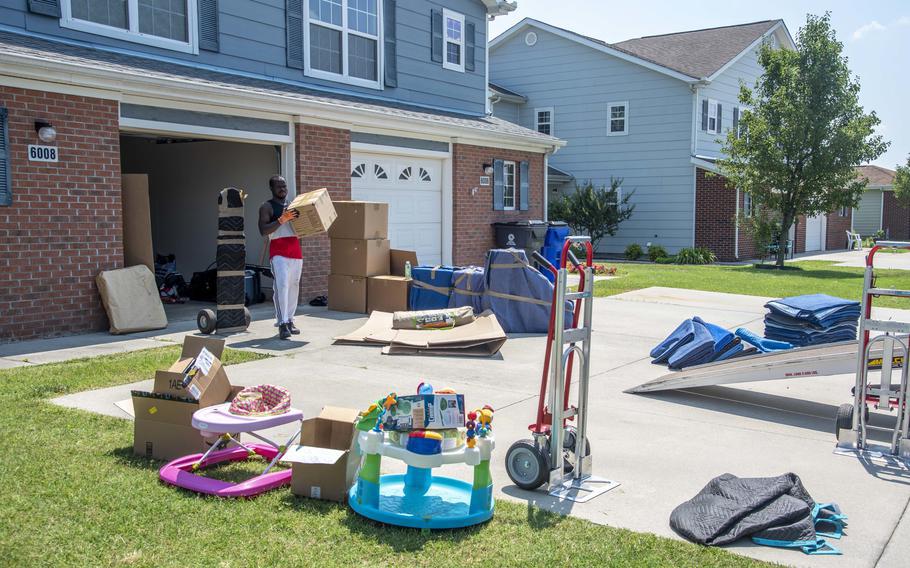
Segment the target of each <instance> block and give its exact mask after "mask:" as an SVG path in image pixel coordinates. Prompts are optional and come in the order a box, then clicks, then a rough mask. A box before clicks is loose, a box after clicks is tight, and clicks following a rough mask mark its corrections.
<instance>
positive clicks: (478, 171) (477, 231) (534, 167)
mask: <svg viewBox="0 0 910 568" xmlns="http://www.w3.org/2000/svg"><path fill="white" fill-rule="evenodd" d="M452 154H453V157H452V202H453V206H454V211H453V215H452V223H453V226H454V230H453V233H454V234H453V235H452V256H453V261H454V263H455V264H456V265H459V264H462V265H463V264H482V263H483V262H484V259H485V257H486V253H487V251H488V250H489V249H491V248H493V247H494V245H495V242H494V235H493V227H492V226H491V225H490V224H491V223H495V222H498V221H517V220H522V219H543V185H544V183H543V179H544V178H543V173H544V172H543V154H534V153H530V152H518V151H513V150H500V149H497V148H486V147H482V146H470V145H466V144H454V145H453V149H452ZM494 159H499V160H511V161H514V162H516V177H520V176H519V175H518V171H517V170H518V166H517V164H518V163H519V162H522V161H527V162H528V173H529V174H530V178H531V179H530V183H529V188H530V195H529V199H528V210H527V211H518V210H517V205H518V199H519V198H518V195H517V193H518V188H519V187H520V183H521V181H520V180H516V182H515V187H516V196H515V200H516V210H515V211H494V210H493V187H492V185H490V186H486V187H481V186H479V185H478V183H479V182H480V176H482V175H484V174H483V164H492V163H493V160H494ZM474 188H477V193H476V194H475V195H472V190H473V189H474Z"/></svg>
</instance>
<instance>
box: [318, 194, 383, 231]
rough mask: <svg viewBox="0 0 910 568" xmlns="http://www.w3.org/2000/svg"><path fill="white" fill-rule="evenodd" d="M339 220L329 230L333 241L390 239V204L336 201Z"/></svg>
mask: <svg viewBox="0 0 910 568" xmlns="http://www.w3.org/2000/svg"><path fill="white" fill-rule="evenodd" d="M334 205H335V211H336V212H337V213H338V218H337V219H335V222H334V223H332V228H331V229H329V237H330V238H333V239H387V238H389V204H388V203H377V202H373V201H335V202H334Z"/></svg>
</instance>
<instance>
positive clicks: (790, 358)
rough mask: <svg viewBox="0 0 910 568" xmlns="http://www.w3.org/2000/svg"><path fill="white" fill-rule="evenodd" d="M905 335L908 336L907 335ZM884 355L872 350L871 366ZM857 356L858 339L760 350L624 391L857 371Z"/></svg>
mask: <svg viewBox="0 0 910 568" xmlns="http://www.w3.org/2000/svg"><path fill="white" fill-rule="evenodd" d="M904 338H905V339H906V336H904ZM881 356H882V350H881V347H876V348H873V349H872V351H870V353H869V363H868V364H869V368H870V369H880V368H881V364H882V362H881ZM856 357H857V342H856V341H841V342H838V343H829V344H827V345H817V346H811V347H798V348H795V349H788V350H786V351H775V352H771V353H757V354H755V355H747V356H744V357H737V358H735V359H731V360H729V361H718V362H716V363H706V364H704V365H697V366H694V367H689V368H687V369H684V370H682V371H676V372H672V373H667V374H666V375H663V376H661V377H658V378H656V379H653V380H651V381H648V382H646V383H644V384H641V385H638V386H637V387H632V388H631V389H628V390H626V391H625V392H627V393H631V394H644V393H649V392H658V391H666V390H677V389H688V388H694V387H708V386H715V385H730V384H735V383H752V382H757V381H777V380H781V379H795V378H800V377H828V376H832V375H845V374H849V373H853V372H855V371H856ZM902 365H903V358H902V357H895V358H894V359H893V360H892V366H893V367H900V366H902Z"/></svg>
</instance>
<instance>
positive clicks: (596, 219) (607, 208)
mask: <svg viewBox="0 0 910 568" xmlns="http://www.w3.org/2000/svg"><path fill="white" fill-rule="evenodd" d="M620 186H622V180H621V179H615V178H611V179H610V187H605V186H601V187H594V184H593V183H591V182H590V181H588V182H586V183H585V184H584V185H582V186H580V187H578V188H576V189H575V192H574V193H570V194H568V195H563V196H562V198H561V199H554V200H553V201H552V202H551V203H550V204H549V205H548V206H547V212H548V214H549V215H550V219H559V220H562V221H565V222H566V223H568V224H569V226H570V227H572V229H573V230H574V231H577V232H578V233H581V234H584V235H588V236H589V237H591V244H593V245H594V248H595V249H596V248H597V244H598V243H599V242H600V240H601V239H603V238H604V237H605V236H607V235H610V236H613V235H615V234H616V229H618V228H619V224H620V223H622V222H623V221H625V220H626V219H628V218H629V217H631V216H632V211H634V210H635V206H634V205H629V199H630V198H631V197H632V194H633V193H634V192H632V191H630V192H628V193H627V194H625V195H623V197H622V199H620V198H619V188H620Z"/></svg>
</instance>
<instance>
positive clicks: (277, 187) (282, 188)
mask: <svg viewBox="0 0 910 568" xmlns="http://www.w3.org/2000/svg"><path fill="white" fill-rule="evenodd" d="M269 189H271V190H272V197H274V198H275V199H284V198H285V197H287V195H288V182H286V181H285V180H284V178H283V177H281V176H272V177H270V178H269Z"/></svg>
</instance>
